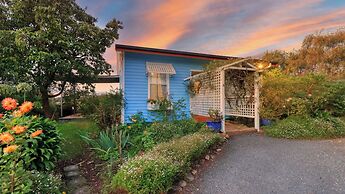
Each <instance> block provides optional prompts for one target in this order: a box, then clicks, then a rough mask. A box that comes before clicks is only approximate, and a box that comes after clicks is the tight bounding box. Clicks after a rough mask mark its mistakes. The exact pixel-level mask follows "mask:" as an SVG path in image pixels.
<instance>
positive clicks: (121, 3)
mask: <svg viewBox="0 0 345 194" xmlns="http://www.w3.org/2000/svg"><path fill="white" fill-rule="evenodd" d="M77 2H78V4H79V5H80V6H81V7H83V8H85V7H87V12H88V13H90V14H91V15H93V16H95V17H96V18H98V25H100V26H102V27H104V25H105V24H106V23H107V21H109V20H110V19H112V18H116V19H118V20H120V21H122V22H123V26H124V29H123V30H121V31H120V39H119V40H118V41H117V42H116V43H122V44H130V45H137V46H145V47H154V48H166V49H175V50H185V51H193V52H202V53H212V54H222V55H229V56H255V55H259V54H261V53H263V52H264V51H266V50H273V49H284V50H292V49H293V48H298V47H299V45H300V43H301V41H302V40H303V37H304V36H305V35H306V34H309V33H314V32H316V31H319V30H322V29H323V30H325V31H331V30H335V29H337V28H340V27H344V26H345V0H77ZM105 58H106V59H107V61H108V62H109V63H110V64H115V61H116V60H115V51H114V47H112V48H110V49H108V50H107V52H106V53H105Z"/></svg>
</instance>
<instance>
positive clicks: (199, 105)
mask: <svg viewBox="0 0 345 194" xmlns="http://www.w3.org/2000/svg"><path fill="white" fill-rule="evenodd" d="M248 61H249V59H241V60H238V61H236V62H233V63H230V64H228V65H224V66H221V67H219V68H218V69H217V70H216V71H214V72H212V74H211V76H210V75H207V76H206V73H200V74H197V75H194V76H191V77H188V78H186V79H185V80H191V79H194V78H197V79H198V80H200V81H201V82H202V84H201V87H200V90H199V92H198V93H197V94H195V95H194V96H191V97H190V110H191V113H192V114H194V115H200V116H208V111H209V109H216V110H220V112H221V113H222V114H223V121H222V131H224V130H225V116H226V115H230V116H236V117H246V118H253V119H254V126H255V129H256V130H258V131H259V127H260V117H259V73H260V71H261V70H260V69H258V68H257V67H256V66H254V65H252V64H251V63H249V62H248ZM231 70H242V71H250V72H253V73H254V92H253V94H254V96H246V97H245V98H244V99H241V100H240V101H239V100H238V99H236V98H235V97H232V96H231V95H230V96H228V97H226V95H225V89H226V87H225V76H226V72H227V71H231ZM210 78H211V79H210ZM209 85H212V88H209V87H207V86H209ZM247 98H252V99H254V100H253V101H249V100H248V99H247Z"/></svg>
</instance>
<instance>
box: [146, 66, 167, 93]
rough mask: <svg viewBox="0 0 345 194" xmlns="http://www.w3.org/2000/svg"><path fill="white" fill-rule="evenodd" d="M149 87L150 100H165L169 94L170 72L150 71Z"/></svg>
mask: <svg viewBox="0 0 345 194" xmlns="http://www.w3.org/2000/svg"><path fill="white" fill-rule="evenodd" d="M148 82H149V83H148V84H149V85H148V88H149V91H148V93H149V96H148V98H149V99H150V100H163V99H166V98H168V96H169V74H164V73H149V77H148Z"/></svg>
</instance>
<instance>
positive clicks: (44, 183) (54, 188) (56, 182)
mask: <svg viewBox="0 0 345 194" xmlns="http://www.w3.org/2000/svg"><path fill="white" fill-rule="evenodd" d="M30 179H31V180H32V184H33V185H34V187H33V188H32V193H37V194H40V193H41V194H44V193H51V194H61V193H62V192H61V186H62V185H63V183H62V180H61V175H55V174H50V173H46V172H39V171H33V172H32V174H31V177H30Z"/></svg>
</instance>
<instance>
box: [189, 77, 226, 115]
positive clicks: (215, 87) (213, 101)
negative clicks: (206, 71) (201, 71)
mask: <svg viewBox="0 0 345 194" xmlns="http://www.w3.org/2000/svg"><path fill="white" fill-rule="evenodd" d="M198 79H200V81H201V88H200V90H199V93H198V94H196V95H194V96H191V98H190V109H191V113H192V114H196V115H202V116H208V111H209V109H217V110H220V82H221V80H220V71H218V72H215V73H212V75H211V76H208V75H206V76H200V77H198Z"/></svg>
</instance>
